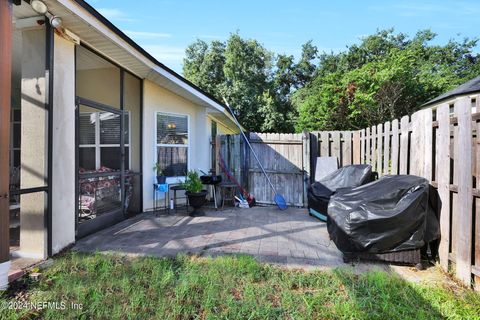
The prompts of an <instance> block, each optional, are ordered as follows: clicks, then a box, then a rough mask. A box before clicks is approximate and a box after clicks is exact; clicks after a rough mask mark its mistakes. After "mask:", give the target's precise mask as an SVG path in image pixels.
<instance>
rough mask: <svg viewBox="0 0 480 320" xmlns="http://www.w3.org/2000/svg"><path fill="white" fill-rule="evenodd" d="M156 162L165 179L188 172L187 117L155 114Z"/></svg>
mask: <svg viewBox="0 0 480 320" xmlns="http://www.w3.org/2000/svg"><path fill="white" fill-rule="evenodd" d="M156 135H157V162H158V163H159V164H160V167H161V169H162V170H163V173H164V175H165V176H167V177H181V176H185V175H186V173H187V171H188V117H187V116H183V115H173V114H166V113H157V132H156Z"/></svg>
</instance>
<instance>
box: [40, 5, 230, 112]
mask: <svg viewBox="0 0 480 320" xmlns="http://www.w3.org/2000/svg"><path fill="white" fill-rule="evenodd" d="M44 2H45V3H46V4H47V6H48V9H49V11H50V12H51V13H52V14H54V15H58V16H59V17H61V18H62V19H63V23H64V26H65V28H68V29H69V30H71V31H72V32H73V33H75V34H76V35H78V36H79V37H80V39H81V41H82V42H83V43H86V44H87V45H89V46H91V47H92V48H94V49H95V50H97V51H98V52H100V53H101V54H103V55H105V56H106V57H108V58H109V59H111V60H112V61H115V62H116V63H117V64H119V65H121V66H122V67H124V68H125V69H127V70H129V71H130V72H132V73H133V74H135V75H137V76H139V77H140V78H143V79H148V80H151V81H153V82H155V83H157V84H158V85H160V86H161V87H163V88H165V89H167V90H170V91H172V92H173V93H175V94H178V95H179V96H181V97H183V98H185V99H188V100H190V101H192V102H194V103H196V104H198V105H201V106H205V107H209V108H212V109H214V110H219V111H222V112H223V111H224V107H223V106H222V105H221V104H219V103H217V102H216V101H214V100H213V99H211V98H209V97H208V96H207V95H205V94H203V93H202V92H201V91H199V90H197V89H195V88H194V87H192V86H190V85H189V84H188V83H186V82H184V81H183V80H181V79H179V78H178V77H176V76H175V75H173V74H172V73H170V72H168V71H167V70H165V69H163V68H162V67H161V66H159V65H157V64H156V63H154V62H153V61H151V60H150V59H148V58H147V57H145V56H144V55H143V54H142V53H141V52H139V51H138V50H137V49H135V48H134V47H132V46H131V45H130V44H128V43H127V42H126V41H125V40H123V39H122V38H121V37H120V36H118V35H117V34H116V33H115V32H113V31H112V30H110V29H109V28H108V27H107V26H106V25H104V24H103V23H102V22H100V21H99V20H98V19H97V18H95V17H94V16H93V15H92V14H90V13H89V12H88V11H87V10H86V9H84V8H83V7H82V6H80V5H79V4H78V3H76V2H75V1H73V0H44Z"/></svg>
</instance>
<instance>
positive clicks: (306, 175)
mask: <svg viewBox="0 0 480 320" xmlns="http://www.w3.org/2000/svg"><path fill="white" fill-rule="evenodd" d="M302 143H303V147H302V151H303V157H302V159H303V206H304V207H305V206H306V205H307V203H308V199H307V189H308V186H309V185H310V177H311V175H310V174H311V168H310V152H311V150H310V134H309V133H308V132H307V131H303V133H302Z"/></svg>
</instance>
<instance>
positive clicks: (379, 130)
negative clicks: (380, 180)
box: [377, 124, 383, 176]
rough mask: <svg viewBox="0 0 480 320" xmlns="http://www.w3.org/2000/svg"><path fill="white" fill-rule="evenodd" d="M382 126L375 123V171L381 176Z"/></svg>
mask: <svg viewBox="0 0 480 320" xmlns="http://www.w3.org/2000/svg"><path fill="white" fill-rule="evenodd" d="M382 163H383V126H382V124H379V125H377V171H378V174H379V175H380V176H383V168H382Z"/></svg>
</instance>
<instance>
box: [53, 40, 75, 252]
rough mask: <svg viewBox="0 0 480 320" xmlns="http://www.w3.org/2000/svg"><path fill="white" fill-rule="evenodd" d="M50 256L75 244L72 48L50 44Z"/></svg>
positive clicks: (62, 43)
mask: <svg viewBox="0 0 480 320" xmlns="http://www.w3.org/2000/svg"><path fill="white" fill-rule="evenodd" d="M53 81H54V92H53V94H54V96H53V139H52V148H53V155H54V156H53V159H52V162H53V163H52V168H53V172H52V188H51V190H52V204H51V205H52V253H53V254H55V253H58V252H59V251H60V250H61V249H63V248H64V247H66V246H68V245H69V244H71V243H73V242H75V214H74V213H75V45H74V44H73V43H72V42H70V41H67V40H65V39H63V38H61V37H59V36H57V35H55V40H54V77H53Z"/></svg>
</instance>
